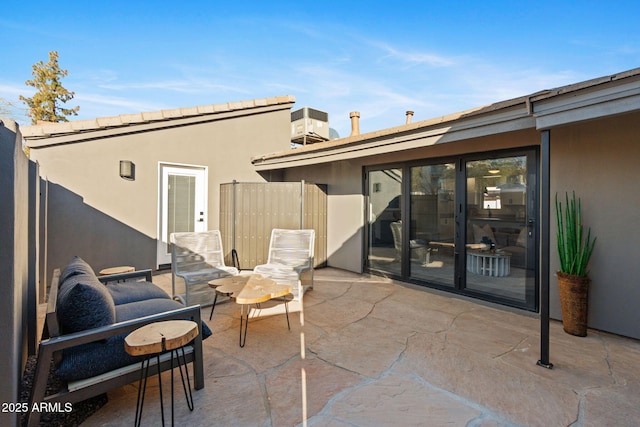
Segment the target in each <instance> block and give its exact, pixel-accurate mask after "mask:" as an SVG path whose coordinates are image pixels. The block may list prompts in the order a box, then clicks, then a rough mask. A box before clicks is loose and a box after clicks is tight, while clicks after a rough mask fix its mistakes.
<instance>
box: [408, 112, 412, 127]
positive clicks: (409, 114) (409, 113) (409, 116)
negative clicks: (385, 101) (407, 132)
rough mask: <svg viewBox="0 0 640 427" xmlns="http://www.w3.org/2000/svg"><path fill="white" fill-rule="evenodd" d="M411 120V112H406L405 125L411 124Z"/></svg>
mask: <svg viewBox="0 0 640 427" xmlns="http://www.w3.org/2000/svg"><path fill="white" fill-rule="evenodd" d="M412 118H413V111H411V110H408V111H407V124H409V123H411V119H412Z"/></svg>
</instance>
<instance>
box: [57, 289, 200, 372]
mask: <svg viewBox="0 0 640 427" xmlns="http://www.w3.org/2000/svg"><path fill="white" fill-rule="evenodd" d="M179 308H184V305H182V304H180V303H179V302H177V301H174V300H172V299H168V298H153V299H148V300H144V301H136V302H131V303H127V304H120V305H118V306H116V321H117V322H124V321H126V320H132V319H137V318H140V317H144V316H149V315H152V314H156V313H161V312H163V311H170V310H176V309H179ZM201 328H202V339H206V338H208V337H210V336H211V329H209V327H208V326H207V324H206V323H204V322H202V323H201ZM126 335H127V334H123V335H117V336H114V337H110V338H108V339H106V340H102V341H96V342H92V343H88V344H83V345H79V346H77V347H73V348H69V349H65V350H64V351H63V357H62V362H61V363H60V365H59V366H58V368H57V369H56V371H55V374H56V376H57V377H59V378H60V379H62V380H65V381H74V380H80V379H83V378H90V377H93V376H96V375H100V374H103V373H105V372H109V371H111V370H114V369H117V368H121V367H123V366H127V365H130V364H132V363H135V362H139V361H141V360H142V359H143V357H133V356H130V355H129V354H128V353H127V352H126V350H125V348H124V339H125V337H126Z"/></svg>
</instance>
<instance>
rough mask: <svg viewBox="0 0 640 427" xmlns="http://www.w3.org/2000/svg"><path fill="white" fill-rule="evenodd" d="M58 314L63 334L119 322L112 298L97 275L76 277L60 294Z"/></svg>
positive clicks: (82, 274)
mask: <svg viewBox="0 0 640 427" xmlns="http://www.w3.org/2000/svg"><path fill="white" fill-rule="evenodd" d="M56 312H57V313H58V320H59V322H60V327H61V329H62V333H64V334H69V333H73V332H80V331H84V330H87V329H93V328H98V327H100V326H105V325H111V324H113V323H114V322H115V321H116V309H115V305H114V303H113V298H111V294H109V291H107V288H106V286H104V285H103V284H102V283H100V281H99V280H98V279H97V277H96V276H95V275H94V274H91V275H89V274H84V273H81V274H74V275H71V276H69V277H67V279H66V280H65V281H64V284H63V286H61V287H60V290H59V291H58V301H57V308H56Z"/></svg>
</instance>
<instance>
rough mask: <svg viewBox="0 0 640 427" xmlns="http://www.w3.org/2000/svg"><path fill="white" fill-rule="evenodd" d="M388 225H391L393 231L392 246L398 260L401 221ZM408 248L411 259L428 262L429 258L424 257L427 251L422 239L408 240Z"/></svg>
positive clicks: (400, 247) (400, 243) (400, 248)
mask: <svg viewBox="0 0 640 427" xmlns="http://www.w3.org/2000/svg"><path fill="white" fill-rule="evenodd" d="M389 225H390V226H391V233H393V246H394V247H395V248H396V260H399V259H400V254H401V253H402V221H396V222H392V223H391V224H389ZM409 249H410V254H411V255H410V256H411V258H412V259H418V260H422V261H425V262H429V260H427V259H426V256H427V255H428V252H427V245H426V244H425V242H424V240H421V239H411V240H409Z"/></svg>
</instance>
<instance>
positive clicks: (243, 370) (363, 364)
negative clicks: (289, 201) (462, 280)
mask: <svg viewBox="0 0 640 427" xmlns="http://www.w3.org/2000/svg"><path fill="white" fill-rule="evenodd" d="M154 282H156V283H158V284H161V286H164V287H165V288H166V289H170V287H171V276H170V275H160V276H155V277H154ZM209 311H210V309H209V308H205V309H203V318H204V319H205V321H207V323H208V324H209V326H210V327H211V329H212V330H213V333H214V334H213V336H212V337H211V338H209V339H207V340H206V341H204V343H203V352H204V359H205V388H204V389H203V390H199V391H195V392H194V401H195V406H196V409H195V410H194V411H193V412H189V411H188V409H187V408H186V404H184V402H183V400H181V399H182V398H183V397H182V396H181V394H180V393H178V394H176V397H177V398H176V417H177V418H176V423H177V425H184V426H200V425H202V426H205V425H206V426H210V425H224V426H226V425H233V426H266V427H269V426H306V425H309V426H327V427H329V426H330V427H343V426H350V427H353V426H369V425H376V426H377V425H394V426H404V425H420V426H422V425H428V426H469V427H515V426H545V427H547V426H554V427H555V426H572V427H574V426H576V427H577V426H583V427H584V426H598V427H599V426H637V425H640V423H639V422H638V420H640V405H639V404H638V402H639V400H638V396H640V341H638V340H632V339H625V338H622V337H617V336H613V335H610V334H606V333H601V332H598V331H591V330H590V331H589V335H588V336H587V337H584V338H579V337H573V336H570V335H567V334H566V333H564V332H563V331H562V326H561V324H560V323H559V322H555V321H552V322H551V327H550V334H551V339H550V361H551V362H552V363H553V364H554V369H552V370H548V369H545V368H542V367H540V366H537V365H536V361H537V360H538V358H539V347H540V342H539V340H540V333H539V320H538V319H536V318H535V317H533V316H532V315H531V314H530V313H517V312H514V311H513V310H511V309H505V310H501V309H496V308H495V307H494V306H490V305H487V304H482V303H479V302H478V303H476V302H473V301H469V300H467V299H461V298H456V297H452V296H451V297H450V296H446V295H445V296H443V295H442V294H441V293H439V292H431V291H425V290H418V289H415V287H414V286H411V285H403V284H399V283H395V282H393V281H390V280H385V279H382V278H380V277H369V276H367V275H358V274H355V273H349V272H343V271H340V270H336V269H331V268H326V269H319V270H317V271H316V275H315V286H314V289H313V290H311V291H308V292H307V294H305V296H304V303H303V305H302V306H301V307H299V308H298V310H297V311H295V312H294V313H292V314H291V331H289V330H288V329H287V327H286V321H285V319H284V315H283V314H282V313H273V314H269V315H267V316H264V317H260V318H256V319H251V321H250V325H249V331H248V336H247V345H246V347H245V348H240V347H239V346H238V328H239V320H238V319H239V307H238V306H237V305H236V304H234V303H232V302H229V303H224V304H221V305H219V306H218V307H216V312H215V314H214V317H213V320H212V321H208V318H209ZM167 375H168V373H165V374H163V382H165V379H164V378H167V380H166V381H168V377H167ZM178 381H179V380H178ZM150 384H151V388H150V390H148V394H147V400H146V402H148V406H147V403H145V414H144V417H143V423H144V424H145V425H159V422H160V418H159V414H158V411H159V405H158V403H157V398H158V397H157V396H158V388H157V382H156V383H155V384H156V385H154V382H153V381H151V382H150ZM165 384H168V382H165ZM180 392H181V390H180ZM136 393H137V385H136V384H132V385H128V386H126V387H122V388H120V389H118V390H114V391H112V392H110V393H109V402H108V403H107V404H106V405H105V406H104V407H103V408H102V409H101V410H99V411H98V412H97V413H96V414H94V415H93V416H92V417H90V418H89V419H88V420H87V421H86V422H85V423H84V424H83V426H84V425H86V426H116V425H123V424H124V425H129V424H131V423H132V422H133V416H134V413H135V397H136ZM167 399H168V398H167ZM154 405H155V406H154Z"/></svg>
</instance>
